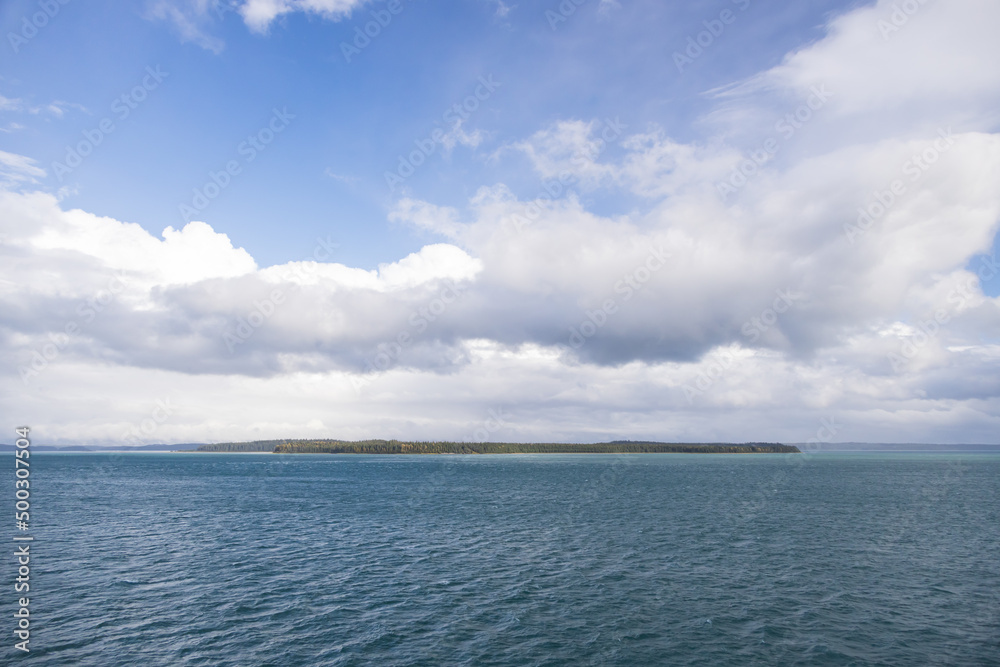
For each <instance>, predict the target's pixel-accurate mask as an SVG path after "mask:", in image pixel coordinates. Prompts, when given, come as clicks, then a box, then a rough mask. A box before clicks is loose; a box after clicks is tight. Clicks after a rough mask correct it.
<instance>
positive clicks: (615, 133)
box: [504, 116, 628, 234]
mask: <svg viewBox="0 0 1000 667" xmlns="http://www.w3.org/2000/svg"><path fill="white" fill-rule="evenodd" d="M627 127H628V125H626V124H625V123H623V122H622V121H621V118H619V117H618V116H615V119H614V120H611V119H610V118H605V119H604V121H602V122H601V126H600V136H599V138H598V139H597V141H595V142H594V143H593V144H587V146H586V147H584V148H582V149H580V150H578V151H577V152H575V153H574V154H573V156H572V157H571V158H570V163H571V164H572V165H573V166H574V167H576V168H577V169H580V170H582V169H584V168H585V167H587V165H589V164H590V163H592V162H594V161H595V160H597V158H598V157H600V156H601V154H602V153H603V152H604V151H605V150H607V148H608V147H609V146H610V145H611V144H612V142H614V141H616V140H617V139H618V138H620V137H621V135H622V134H623V133H624V132H625V129H626V128H627ZM577 182H578V179H577V177H576V176H575V175H574V174H573V173H572V172H570V171H561V172H559V175H558V177H557V178H547V179H542V187H541V189H540V190H539V191H538V194H536V195H535V197H534V198H533V199H532V200H531V201H530V202H528V203H527V204H525V205H524V206H522V208H521V210H520V211H519V212H517V213H514V214H512V215H510V216H509V217H507V218H505V219H504V224H505V225H510V226H512V227H513V229H514V233H516V234H520V233H521V232H522V231H524V228H525V227H527V226H529V225H531V224H532V223H533V222H535V221H536V220H538V218H539V217H540V216H541V215H542V207H541V206H540V205H539V202H540V201H548V202H553V201H555V200H556V199H558V198H559V197H560V196H562V195H563V194H566V193H568V192H570V189H569V188H570V187H571V186H573V185H576V183H577Z"/></svg>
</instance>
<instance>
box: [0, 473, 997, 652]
mask: <svg viewBox="0 0 1000 667" xmlns="http://www.w3.org/2000/svg"><path fill="white" fill-rule="evenodd" d="M2 458H3V464H2V469H3V475H4V478H5V479H8V480H10V488H11V489H12V488H13V481H12V480H13V463H12V459H13V456H4V457H2ZM8 459H11V460H8ZM31 462H32V469H31V484H32V516H31V518H32V531H31V533H32V535H33V536H34V537H35V542H34V543H33V545H32V554H33V556H32V561H31V564H32V579H31V609H32V630H33V632H32V635H31V647H32V649H33V650H32V653H31V655H30V656H29V657H27V658H24V664H31V665H101V666H108V665H171V666H180V665H234V666H235V665H240V666H244V665H282V666H294V665H310V666H312V665H428V666H430V665H567V666H569V665H574V666H575V665H772V664H773V665H925V664H946V665H997V664H1000V567H998V562H1000V497H998V489H1000V456H997V455H951V454H949V455H928V454H921V455H906V454H891V455H874V454H863V455H850V454H837V455H813V456H805V455H684V454H637V455H497V456H358V455H341V456H330V455H326V456H324V455H315V456H311V455H286V456H280V455H272V454H261V455H250V454H243V455H240V454H124V455H122V454H36V455H34V456H33V457H32V459H31ZM11 493H12V492H11ZM10 503H11V505H13V500H11V501H10ZM10 532H13V531H9V533H10ZM9 539H10V538H8V543H9V544H10V542H9ZM10 551H13V549H12V548H11V549H10ZM6 560H8V565H7V566H5V567H6V571H7V572H8V575H9V576H8V577H7V578H8V579H12V577H13V575H10V572H12V571H13V570H12V568H13V566H12V565H10V560H11V559H9V558H8V559H6ZM5 588H7V590H8V594H7V595H6V596H4V598H5V599H4V600H2V601H0V602H2V604H3V605H4V606H3V609H4V611H5V612H7V611H12V610H13V609H14V607H13V604H14V601H13V599H12V598H13V593H11V592H10V590H11V588H12V587H5ZM5 617H6V618H7V619H8V621H7V622H6V625H7V626H8V630H7V631H5V633H6V634H7V636H8V641H7V644H6V645H5V646H4V647H3V653H2V655H6V656H8V657H11V656H14V651H13V650H12V648H13V640H12V639H11V635H10V626H11V625H12V623H11V621H10V620H9V619H11V616H10V615H6V614H5ZM18 660H19V662H18V664H20V660H21V659H20V658H18ZM0 662H4V663H5V664H14V663H13V659H11V660H9V661H8V660H6V659H4V660H2V661H0Z"/></svg>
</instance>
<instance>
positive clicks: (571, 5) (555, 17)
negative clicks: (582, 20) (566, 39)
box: [545, 0, 588, 31]
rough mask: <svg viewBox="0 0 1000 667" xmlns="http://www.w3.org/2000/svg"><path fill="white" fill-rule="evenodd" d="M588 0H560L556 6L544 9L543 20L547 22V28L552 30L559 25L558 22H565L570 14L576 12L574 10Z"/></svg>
mask: <svg viewBox="0 0 1000 667" xmlns="http://www.w3.org/2000/svg"><path fill="white" fill-rule="evenodd" d="M587 1H588V0H562V1H561V2H560V3H559V4H558V5H556V8H555V9H554V10H553V9H546V10H545V20H546V21H547V22H548V24H549V28H551V29H552V30H553V31H555V29H556V28H557V27H558V26H559V24H560V23H565V22H566V21H568V20H569V17H570V16H573V14H576V10H577V9H578V8H579V7H580V6H581V5H583V4H584V3H585V2H587Z"/></svg>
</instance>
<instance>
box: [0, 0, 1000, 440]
mask: <svg viewBox="0 0 1000 667" xmlns="http://www.w3.org/2000/svg"><path fill="white" fill-rule="evenodd" d="M358 4H360V3H358V2H353V1H349V0H344V1H328V2H320V1H318V0H317V1H308V2H292V1H288V0H282V1H276V0H264V1H261V2H257V1H255V0H250V1H248V2H246V3H244V4H242V5H240V9H239V10H240V13H241V14H242V16H243V17H244V18H245V20H246V21H247V24H248V25H249V26H251V27H252V28H254V29H256V30H265V29H266V28H267V26H268V25H269V24H270V23H271V22H272V21H273V20H274V19H275V18H276V17H278V16H280V15H282V14H284V13H288V12H292V11H305V12H311V13H316V14H321V15H324V16H329V17H333V18H336V17H338V16H341V15H345V14H347V13H349V12H350V11H351V9H352V8H354V7H355V6H356V5H358ZM904 4H905V3H904ZM912 4H913V5H914V6H915V7H917V8H918V9H917V10H916V11H914V12H912V13H910V14H905V15H904V18H905V20H903V19H902V18H900V16H895V15H894V12H895V11H896V10H895V9H894V7H895V5H894V4H893V3H890V2H879V3H876V4H875V5H872V6H867V7H862V8H859V9H857V10H855V11H852V12H850V13H848V14H846V15H844V16H841V17H838V18H835V19H833V20H832V22H831V24H830V26H829V31H828V33H829V34H828V36H827V37H826V38H825V39H823V40H820V41H818V42H816V43H814V44H812V45H809V46H808V47H805V48H803V49H802V50H801V51H798V52H796V53H793V54H790V55H789V56H788V57H787V58H786V59H785V60H784V61H783V62H782V63H781V64H779V65H778V66H777V67H775V68H774V69H772V70H769V71H767V72H763V73H761V74H759V75H757V76H755V77H752V78H751V79H749V80H747V81H743V82H740V83H739V84H738V85H734V86H732V87H729V88H727V89H725V90H721V91H714V93H713V94H714V95H715V96H716V97H717V99H718V106H717V108H716V109H715V110H714V111H713V112H712V113H711V114H709V115H708V116H707V117H706V118H705V119H704V126H705V127H706V128H709V130H708V131H707V132H706V134H705V136H704V138H703V139H702V140H700V141H698V142H690V143H684V142H680V141H677V140H676V139H674V138H672V137H671V133H670V131H669V129H667V128H663V127H656V126H651V127H644V128H626V127H622V126H620V124H616V122H615V120H614V119H607V120H602V121H597V120H588V119H562V120H558V121H556V122H554V123H552V124H551V125H549V126H546V127H541V128H539V129H538V130H537V132H535V133H534V134H532V135H530V136H528V137H524V138H520V139H517V140H513V141H510V142H509V143H508V144H507V145H506V146H505V147H504V148H503V149H501V150H500V151H498V152H497V153H496V154H495V155H494V159H497V160H514V159H525V160H527V162H528V164H530V166H531V168H532V169H533V170H534V172H535V174H536V175H537V178H538V193H539V195H538V196H537V197H535V198H532V199H527V200H525V199H519V198H518V197H517V196H515V195H514V194H513V192H512V191H511V189H510V188H508V187H507V185H505V184H503V183H493V184H484V185H483V186H482V187H480V188H479V190H478V191H477V192H476V194H475V195H474V196H473V197H472V198H471V199H470V200H469V201H468V203H467V205H466V206H464V207H462V208H461V209H456V208H448V207H442V206H438V205H436V204H434V203H433V202H425V201H420V200H419V199H415V198H408V199H402V200H400V201H398V202H397V204H396V206H395V208H394V209H393V211H392V212H391V214H390V219H391V220H393V221H395V222H397V223H400V224H404V225H412V226H414V227H415V228H417V229H420V230H422V231H423V232H425V233H429V234H431V235H434V236H436V237H437V241H438V242H435V243H432V244H429V245H427V246H425V247H424V248H423V249H422V250H421V251H420V252H418V253H414V254H412V255H410V256H408V257H404V258H401V259H400V260H399V261H397V262H394V263H391V264H386V265H382V266H380V267H379V268H378V269H377V270H373V271H367V270H362V269H358V268H353V267H350V266H345V265H343V264H339V263H336V262H334V261H333V253H332V248H331V245H332V244H331V243H330V241H329V240H323V239H320V240H319V241H318V243H317V246H316V248H315V251H314V253H313V254H312V256H310V257H304V258H303V259H302V261H299V262H292V263H288V264H284V265H280V266H271V267H259V266H257V264H256V262H255V261H254V259H253V258H252V257H250V256H249V254H248V253H246V252H245V251H244V250H243V249H241V248H234V247H233V245H232V243H231V242H230V240H229V239H228V238H227V237H226V236H225V235H223V234H219V233H217V232H215V231H214V230H213V229H212V228H211V227H210V226H209V225H207V224H205V223H202V222H192V223H190V224H188V225H187V226H185V227H184V228H183V229H180V230H175V229H172V228H167V229H166V230H164V232H163V234H162V235H161V237H160V238H157V237H154V236H152V235H150V234H149V233H147V232H146V231H144V230H143V229H142V228H141V227H139V226H138V225H135V224H130V223H124V222H120V221H117V220H112V219H108V218H101V217H98V216H94V215H92V214H89V213H86V212H84V211H79V210H64V209H63V208H62V207H61V205H60V202H59V201H58V199H57V198H56V197H54V196H52V195H49V194H45V193H41V192H33V191H28V190H25V189H24V188H23V186H24V185H25V184H29V185H30V180H31V179H32V178H33V177H35V176H39V175H40V174H39V173H37V172H38V171H40V170H38V168H37V167H35V166H34V165H33V163H32V162H31V161H30V160H28V159H27V158H23V157H22V156H16V155H12V154H8V153H0V164H2V165H3V168H4V172H5V173H6V179H5V181H4V182H5V183H6V184H7V185H6V189H5V190H4V191H3V192H0V211H2V216H0V220H2V222H0V225H2V228H0V234H2V239H0V240H2V245H0V254H2V257H3V268H2V269H0V271H2V273H0V275H2V276H3V278H0V299H2V301H3V313H4V315H3V317H2V319H0V336H2V338H3V342H4V345H3V347H2V349H3V353H2V354H3V357H4V362H5V367H6V368H8V369H11V373H12V376H11V378H9V381H8V383H7V387H8V389H7V392H8V398H11V399H12V400H13V401H14V404H15V405H16V406H17V407H18V409H20V410H22V413H23V414H26V415H28V416H31V417H33V418H34V419H36V420H37V421H38V422H39V423H43V424H47V428H48V429H49V431H48V432H49V433H50V434H51V436H50V437H51V438H52V439H53V440H54V441H60V440H64V441H71V440H72V441H77V440H84V441H93V442H111V441H115V440H116V439H118V438H120V437H121V434H122V433H123V432H125V431H127V430H128V429H129V428H130V426H129V425H130V424H132V425H133V426H134V424H136V423H141V421H142V419H143V414H145V413H144V411H147V412H148V410H152V409H153V404H152V402H151V401H152V400H153V399H154V398H160V399H164V400H166V399H169V400H172V401H173V403H172V404H171V405H173V406H175V408H176V409H175V413H174V414H173V415H172V416H171V418H170V419H169V420H167V421H166V422H165V423H163V424H158V425H157V428H156V431H155V433H153V432H150V433H146V434H144V436H145V437H146V438H147V439H148V440H150V441H155V440H172V441H190V440H220V439H222V440H224V439H239V438H253V437H282V436H303V437H308V436H315V437H320V436H323V437H368V436H397V437H407V438H416V437H449V438H472V437H473V435H472V434H473V433H475V432H477V430H481V429H480V427H481V423H485V421H484V420H486V419H487V418H488V410H489V409H501V408H502V409H504V410H506V411H507V412H506V414H508V415H510V419H509V420H508V422H506V423H505V424H504V426H503V428H502V429H500V430H497V431H496V432H495V433H494V432H491V433H490V437H492V438H494V439H501V438H514V439H540V438H546V439H547V438H560V439H570V440H595V439H600V438H607V437H640V438H656V439H664V440H676V439H693V440H711V439H727V440H751V439H781V440H790V441H803V440H806V439H808V438H810V437H813V436H814V435H815V432H816V431H817V430H818V429H819V428H820V427H821V424H822V423H825V422H821V419H834V420H836V421H837V423H838V424H841V427H840V428H841V430H840V432H839V433H838V434H837V436H836V437H835V438H834V439H837V440H886V441H935V440H937V441H949V442H955V441H967V442H968V441H995V440H996V436H995V434H996V433H997V432H998V430H997V426H998V421H1000V417H998V415H1000V410H998V408H1000V379H998V378H1000V342H998V340H997V332H998V331H1000V299H997V298H991V297H988V296H986V295H985V294H984V292H983V286H984V285H985V284H986V283H988V282H991V281H996V280H1000V276H998V272H1000V269H998V268H997V266H996V264H995V261H996V259H995V258H993V259H977V258H978V257H980V256H981V255H983V254H984V253H986V254H987V255H989V254H990V252H991V248H992V247H993V244H994V239H995V237H996V234H997V231H998V227H1000V185H998V184H1000V135H998V134H997V133H996V120H997V119H996V117H995V111H994V110H995V109H996V108H998V107H997V105H996V102H997V101H998V100H997V98H998V95H1000V76H998V75H997V74H996V71H995V68H990V67H986V66H984V64H985V63H992V62H1000V43H998V42H996V41H995V40H994V38H993V35H992V34H990V31H989V30H988V29H987V28H988V26H991V25H997V24H998V23H1000V7H998V6H996V5H995V3H987V2H978V1H974V0H963V1H961V2H953V3H940V2H939V3H924V4H920V3H912ZM887 25H888V26H891V27H890V28H887V27H886V26H887ZM15 186H18V187H19V188H20V189H16V188H15ZM602 197H609V198H612V199H614V200H615V201H626V202H628V205H627V206H626V207H622V208H621V213H620V214H617V215H607V214H604V213H598V212H597V209H598V207H595V206H594V205H593V202H595V201H599V200H600V198H602ZM970 262H971V264H970ZM15 369H16V371H15ZM88 386H93V387H95V388H97V390H95V391H88V390H87V387H88ZM86 396H112V397H117V399H115V400H111V399H108V400H106V401H98V400H97V399H87V398H81V397H86Z"/></svg>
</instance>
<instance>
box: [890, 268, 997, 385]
mask: <svg viewBox="0 0 1000 667" xmlns="http://www.w3.org/2000/svg"><path fill="white" fill-rule="evenodd" d="M997 273H1000V266H998V265H997V262H996V257H995V256H994V257H984V258H982V260H981V261H980V266H979V269H978V270H977V271H976V275H977V276H978V278H979V281H980V282H981V283H986V282H989V281H990V280H993V278H995V277H996V276H997ZM975 282H976V281H974V280H971V279H970V280H968V281H966V282H961V283H959V284H957V285H955V286H954V287H953V288H952V289H951V291H950V292H948V296H947V297H946V301H947V302H948V305H949V306H950V307H951V308H950V311H949V308H937V309H936V310H935V311H934V312H933V313H931V314H930V315H929V316H927V317H925V318H922V319H920V320H919V321H918V322H917V324H916V326H915V327H913V329H914V332H913V334H912V335H910V336H908V337H907V338H906V339H905V340H903V342H902V343H901V344H900V346H899V351H898V352H889V353H888V354H887V355H886V357H887V358H888V359H889V363H890V364H891V365H892V370H893V372H894V373H898V372H900V371H901V370H903V369H905V368H906V367H907V365H908V364H909V363H910V362H911V361H913V360H914V359H916V358H917V356H918V355H919V354H920V351H921V350H923V349H924V348H926V347H927V346H928V345H930V344H931V343H932V342H933V341H934V340H936V339H937V337H938V336H939V335H940V334H941V331H942V329H943V327H944V326H945V325H946V324H948V323H949V322H950V321H951V319H952V317H953V316H954V315H955V314H957V313H959V312H961V310H962V308H963V307H964V306H965V304H966V303H968V302H969V301H971V300H972V299H973V298H974V296H975Z"/></svg>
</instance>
